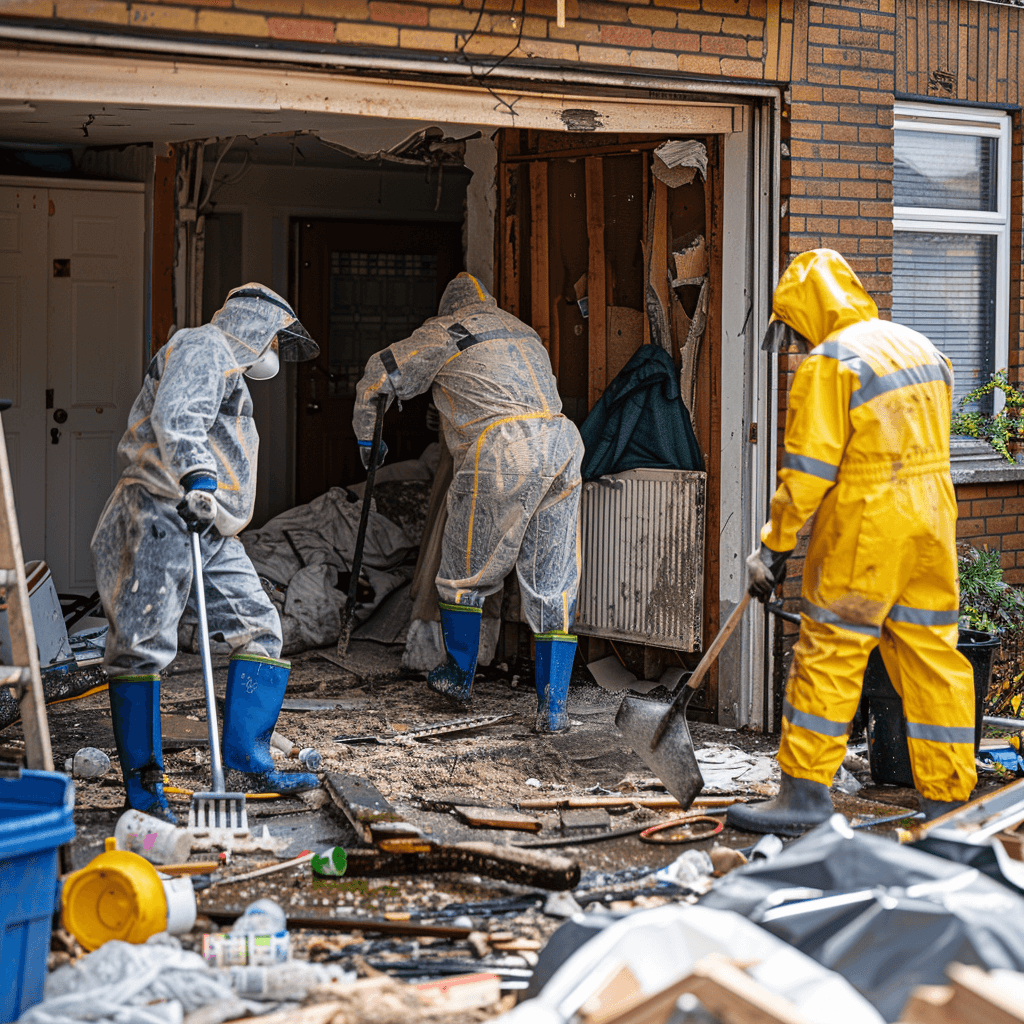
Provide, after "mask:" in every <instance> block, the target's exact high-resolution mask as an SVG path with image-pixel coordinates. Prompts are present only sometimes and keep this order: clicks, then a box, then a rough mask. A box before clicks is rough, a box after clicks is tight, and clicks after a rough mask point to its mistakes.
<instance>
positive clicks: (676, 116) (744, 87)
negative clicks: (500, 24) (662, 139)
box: [0, 25, 782, 729]
mask: <svg viewBox="0 0 1024 1024" xmlns="http://www.w3.org/2000/svg"><path fill="white" fill-rule="evenodd" d="M0 38H8V39H12V40H14V39H22V38H31V39H32V40H33V41H34V42H36V43H46V42H49V44H50V45H51V46H52V47H53V50H52V51H50V52H43V51H39V50H27V49H11V50H8V51H6V52H5V56H6V57H7V58H8V59H7V60H6V62H5V67H4V75H3V77H4V89H5V94H6V95H7V96H8V97H9V98H10V99H12V100H16V99H24V100H26V101H30V100H33V99H37V100H46V99H52V100H71V101H75V102H81V100H82V99H83V97H89V98H90V99H91V100H95V101H97V102H107V103H111V104H125V105H136V104H141V105H146V106H153V105H157V106H167V107H171V108H176V107H197V108H199V107H201V108H212V107H216V108H217V109H219V110H221V111H223V115H224V121H225V126H226V127H227V126H228V124H229V122H230V120H231V118H232V113H234V117H235V119H240V118H242V117H243V116H245V114H246V113H247V114H248V115H249V117H250V118H251V116H252V113H253V112H255V111H272V112H273V113H274V115H275V116H278V117H280V118H281V119H282V122H284V121H286V120H288V123H291V120H289V119H292V118H305V119H306V122H307V123H308V120H309V116H310V115H317V116H318V117H320V118H322V119H323V120H324V121H325V122H326V121H329V120H330V119H331V117H332V116H335V115H338V114H343V113H344V114H356V115H364V116H367V115H368V116H386V117H390V118H415V119H420V120H423V119H426V120H428V121H430V120H435V119H438V118H439V119H440V120H441V121H442V122H444V123H450V122H452V121H453V120H454V121H458V122H460V123H469V124H480V125H496V126H499V127H519V128H540V129H555V130H565V129H566V127H567V122H566V120H565V118H564V117H563V114H564V113H565V112H566V111H568V110H569V109H570V108H573V109H575V108H581V107H583V108H586V109H588V110H593V111H594V114H595V118H596V119H597V120H598V121H599V122H600V124H601V127H602V129H603V130H606V131H632V132H677V133H683V134H705V133H709V130H710V131H713V132H715V133H720V134H725V135H730V134H733V133H736V132H744V131H745V130H747V129H748V128H749V130H750V132H751V136H750V138H751V146H750V149H749V157H748V159H749V161H750V163H748V165H747V166H748V170H749V172H750V177H749V178H748V179H747V180H748V181H749V185H748V188H749V192H748V195H749V196H750V200H751V202H750V204H749V207H748V208H747V210H746V211H745V212H744V213H742V214H741V217H742V219H743V220H744V222H745V223H746V225H747V228H748V230H747V235H746V237H747V243H746V244H747V251H746V252H745V253H744V262H745V264H746V274H745V275H740V277H739V278H738V277H735V276H734V277H733V280H734V281H737V282H738V281H739V280H740V279H741V278H742V277H744V276H745V277H746V280H747V282H749V288H748V291H749V295H750V298H751V305H750V315H749V317H747V318H746V322H745V325H744V329H743V330H742V331H740V332H736V333H735V337H736V338H740V337H742V338H743V343H744V345H745V346H746V348H745V350H744V351H745V352H746V353H748V354H749V352H750V351H751V349H752V348H753V347H756V342H757V339H759V338H760V337H761V334H762V332H763V330H764V327H765V326H766V323H767V318H768V312H769V310H770V296H771V293H772V290H773V289H774V286H775V284H776V282H777V280H778V273H779V253H780V231H779V218H780V195H781V183H780V177H781V109H782V87H781V86H779V85H775V84H769V83H751V82H739V81H728V80H725V79H703V80H698V79H687V78H682V77H679V76H678V75H658V74H656V73H654V74H636V73H635V72H634V71H633V70H632V69H629V70H627V71H626V72H616V71H614V70H611V69H602V70H586V69H578V68H568V67H526V66H518V65H510V66H507V67H503V68H501V69H500V70H498V71H497V73H496V74H494V75H492V76H490V77H489V79H488V84H489V86H490V89H482V88H480V87H479V86H478V85H476V84H475V83H474V82H472V80H471V78H470V72H471V69H469V68H463V67H461V66H459V65H457V64H452V63H450V62H446V61H444V60H442V59H440V58H438V57H425V58H422V59H417V58H414V57H412V56H404V57H395V56H390V55H386V54H384V53H377V52H366V53H361V54H347V53H326V54H325V53H312V52H309V53H303V52H301V51H297V50H289V49H287V48H281V49H277V48H275V49H273V50H268V51H266V52H264V53H260V52H259V51H254V50H252V49H251V48H248V47H244V46H237V45H230V44H218V43H213V42H210V43H205V42H195V41H180V40H171V39H155V38H146V37H142V36H138V37H125V36H118V35H113V34H102V33H100V34H97V33H88V34H85V33H80V32H76V31H70V30H66V29H61V30H51V29H46V28H35V27H22V26H9V25H4V26H0ZM75 45H79V46H82V45H85V46H86V47H87V48H93V49H94V50H95V48H96V47H104V48H106V49H107V50H108V51H110V54H109V55H108V54H103V55H97V54H95V53H85V54H83V53H80V52H79V53H75V52H71V51H69V50H65V49H64V48H66V47H70V46H75ZM204 57H205V58H216V59H217V63H216V64H209V63H207V64H204V63H201V62H200V58H204ZM268 61H273V62H274V64H275V65H276V67H273V68H271V67H268V66H267V63H266V62H268ZM314 65H320V67H315V66H314ZM325 65H326V66H325ZM281 66H284V67H286V68H287V69H288V70H287V72H285V73H282V71H281V70H280V67H281ZM364 76H365V77H364ZM494 90H498V91H500V93H502V94H503V95H504V97H505V99H504V102H503V103H501V104H500V105H499V104H495V102H494V95H495V92H494ZM747 112H750V114H751V115H752V118H751V119H752V122H753V123H751V124H750V125H747V124H745V123H744V118H745V116H746V114H747ZM729 117H731V119H732V123H731V124H728V123H727V122H728V118H729ZM706 118H711V119H714V120H715V126H716V128H717V131H716V128H712V126H711V125H710V124H709V123H707V121H706V120H704V119H706ZM701 120H704V123H702V124H697V123H696V122H697V121H701ZM326 126H327V125H326V124H325V125H324V126H323V127H326ZM755 168H756V169H757V171H758V173H759V174H761V175H762V177H761V178H754V176H753V171H754V169H755ZM737 174H739V172H737ZM741 177H742V175H740V176H739V177H735V176H734V177H731V178H730V179H729V180H735V181H738V180H740V178H741ZM726 192H727V193H728V188H727V189H726ZM726 202H727V201H726ZM726 210H727V211H728V202H727V205H726ZM723 339H724V334H723ZM724 357H725V348H724V346H723V358H724ZM724 369H725V366H723V370H724ZM728 369H729V371H730V378H731V379H734V376H735V365H734V364H733V365H731V366H729V367H728ZM742 394H743V400H742V403H738V404H736V405H735V406H734V408H733V411H732V412H731V413H730V417H731V420H730V424H729V427H730V429H735V428H737V427H738V428H739V429H740V431H742V430H743V427H744V423H746V426H747V427H748V429H749V424H751V423H755V422H756V423H757V424H758V439H757V441H756V442H753V443H750V447H749V449H748V451H749V452H750V453H752V455H751V458H752V459H753V460H754V464H759V465H760V472H749V471H744V472H743V473H742V474H741V477H742V479H741V482H740V487H739V493H738V495H737V493H736V492H735V490H732V491H730V489H727V488H723V489H722V492H721V498H720V502H721V503H722V505H721V508H722V510H723V511H724V513H725V514H724V516H723V522H724V521H725V519H726V518H727V517H728V515H729V514H730V513H731V512H733V511H734V510H735V508H736V507H741V508H743V509H744V510H745V511H746V513H747V515H746V517H745V519H744V526H743V529H742V531H741V533H740V535H739V537H738V539H737V545H738V547H737V550H739V551H741V552H742V551H743V550H745V549H749V547H750V545H749V543H747V544H744V540H747V541H749V539H750V534H751V532H753V531H752V529H751V526H752V524H753V523H754V522H756V521H757V520H762V521H763V518H764V516H765V515H766V514H767V509H768V496H769V493H770V488H769V487H768V481H769V480H770V481H772V482H774V469H775V446H776V437H775V434H776V430H775V426H774V423H773V419H772V417H773V411H774V409H776V408H777V369H776V363H775V359H774V358H767V359H765V358H763V357H760V356H757V357H756V358H755V360H754V364H753V365H752V366H751V367H750V368H749V372H747V371H746V370H745V372H744V373H743V381H742ZM755 416H756V419H755ZM726 427H727V424H726V423H725V422H724V421H723V434H722V436H723V437H726V436H727V432H726ZM750 464H751V463H750V460H745V461H744V465H748V466H749V465H750ZM737 497H738V499H739V506H737V505H736V504H735V502H736V500H737ZM726 501H729V502H730V503H732V504H731V507H729V508H726V507H725V502H726ZM748 520H749V521H748ZM725 571H726V570H725V567H724V566H723V570H722V572H723V573H725ZM741 580H742V576H741V575H740V570H739V569H737V568H735V566H734V567H733V568H731V569H730V570H729V573H728V575H727V577H725V578H723V576H722V575H720V578H719V591H720V592H719V596H718V602H717V604H718V608H717V612H718V618H719V619H722V618H724V616H726V615H728V613H729V611H731V609H732V607H734V605H735V599H736V595H737V594H738V593H739V590H740V589H741ZM708 611H709V612H710V609H708ZM708 617H709V618H710V615H709V616H708ZM759 636H760V637H762V638H763V637H764V636H766V631H765V630H764V626H763V623H762V624H761V625H760V626H752V627H750V629H748V630H747V631H745V635H744V641H743V644H742V646H743V649H744V656H743V658H742V661H741V663H740V664H739V665H738V666H737V673H736V674H734V673H732V672H723V674H722V683H721V684H720V686H719V698H718V699H719V717H720V720H728V721H731V722H732V723H733V724H735V725H737V726H739V725H745V724H749V725H753V726H767V727H768V728H769V729H770V728H771V715H770V714H767V713H766V709H767V708H769V707H770V704H771V697H772V694H771V679H772V657H771V652H770V649H769V648H770V644H768V643H767V642H766V641H764V640H763V639H761V640H759V639H758V638H759ZM737 646H739V645H737ZM755 691H757V692H756V693H755ZM758 696H759V697H760V699H759V700H758V699H757V698H758Z"/></svg>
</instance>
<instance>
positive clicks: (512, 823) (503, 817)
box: [455, 805, 540, 832]
mask: <svg viewBox="0 0 1024 1024" xmlns="http://www.w3.org/2000/svg"><path fill="white" fill-rule="evenodd" d="M455 813H456V814H458V815H459V817H460V818H462V820H463V821H465V822H466V824H467V825H472V826H473V828H504V829H510V830H512V831H515V832H539V831H540V822H539V821H538V820H537V819H536V818H532V817H530V816H529V815H528V814H518V813H517V812H516V811H510V810H507V809H506V808H504V807H462V806H459V805H456V807H455Z"/></svg>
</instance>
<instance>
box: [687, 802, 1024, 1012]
mask: <svg viewBox="0 0 1024 1024" xmlns="http://www.w3.org/2000/svg"><path fill="white" fill-rule="evenodd" d="M701 904H702V905H703V906H707V907H712V908H716V909H719V910H735V911H737V912H738V913H740V914H743V916H744V917H747V918H749V919H750V920H751V921H754V922H755V923H757V924H759V925H760V926H761V927H762V928H765V929H767V930H768V931H769V932H771V933H772V934H773V935H777V936H778V937H779V938H781V939H785V940H786V941H787V942H789V943H791V944H792V945H793V946H795V947H796V948H797V949H799V950H800V951H801V952H803V953H806V954H807V955H808V956H810V957H813V958H814V959H815V960H817V961H818V963H820V964H822V965H823V966H825V967H828V968H830V969H831V970H833V971H836V972H837V973H839V974H841V975H842V976H843V977H844V978H846V980H847V981H849V982H850V984H851V985H853V987H854V988H855V989H857V990H858V991H859V992H860V993H861V994H862V995H864V996H865V997H866V998H867V999H868V1000H869V1001H870V1002H872V1003H873V1004H874V1005H875V1006H876V1007H877V1008H878V1010H879V1011H880V1012H881V1014H882V1016H883V1017H884V1018H885V1019H886V1020H887V1021H895V1020H896V1019H897V1018H898V1017H899V1015H900V1012H901V1011H902V1009H903V1005H904V1003H906V1001H907V998H908V997H909V996H910V993H911V991H912V990H913V988H914V987H915V986H916V985H939V984H944V983H945V982H946V976H945V969H946V966H947V965H948V964H950V963H952V962H954V961H955V962H958V963H962V964H978V965H980V966H982V967H985V968H988V969H992V968H997V967H1003V968H1009V969H1011V970H1015V971H1020V970H1024V931H1022V930H1021V927H1020V922H1021V921H1022V920H1024V899H1022V898H1021V897H1020V896H1018V895H1017V894H1016V893H1015V892H1011V891H1010V890H1009V889H1008V888H1006V887H1005V886H1003V885H1001V884H1000V883H999V882H996V881H994V880H993V879H991V878H988V877H986V876H985V875H983V874H981V873H979V872H978V871H976V870H974V869H973V868H965V867H964V866H963V865H962V864H956V863H953V862H952V861H948V860H943V859H942V858H940V857H935V856H932V855H931V854H929V853H924V852H923V851H921V850H915V849H912V848H911V847H908V846H901V845H900V844H898V843H894V842H891V841H889V840H886V839H882V838H881V837H879V836H872V835H866V834H865V833H863V832H855V831H853V830H852V829H851V828H850V827H849V825H848V823H847V822H846V819H845V818H843V817H842V815H838V814H837V815H833V817H832V818H831V820H830V821H827V822H825V824H823V825H820V826H819V827H818V828H816V829H815V830H814V831H813V832H810V833H808V834H807V835H806V836H804V837H803V838H802V839H799V840H797V841H796V842H795V843H793V844H791V845H790V846H788V847H787V848H786V849H785V850H784V851H783V852H782V853H780V854H779V855H778V856H776V857H773V858H772V859H771V860H769V861H765V862H759V863H753V864H749V865H747V866H745V867H743V868H737V869H736V870H735V871H732V872H730V873H729V874H728V875H726V876H725V878H722V879H720V880H719V881H718V882H716V883H715V887H714V888H713V889H712V890H711V892H709V893H708V894H707V895H705V896H704V897H703V899H702V900H701Z"/></svg>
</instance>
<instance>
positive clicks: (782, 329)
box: [761, 319, 814, 355]
mask: <svg viewBox="0 0 1024 1024" xmlns="http://www.w3.org/2000/svg"><path fill="white" fill-rule="evenodd" d="M812 348H814V346H813V345H812V344H811V343H810V342H809V341H808V340H807V339H806V338H805V337H804V336H803V335H802V334H801V333H800V332H799V331H795V330H794V329H793V328H792V327H790V326H789V324H787V323H784V322H783V321H782V320H776V319H772V321H771V322H770V323H769V324H768V328H767V330H766V331H765V332H764V339H763V340H762V342H761V351H762V352H775V353H779V352H788V351H792V350H794V349H795V350H796V351H797V352H799V353H802V354H804V355H806V354H807V353H808V352H810V351H811V349H812Z"/></svg>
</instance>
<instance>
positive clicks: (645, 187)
mask: <svg viewBox="0 0 1024 1024" xmlns="http://www.w3.org/2000/svg"><path fill="white" fill-rule="evenodd" d="M653 159H654V158H653V156H652V155H651V154H650V153H644V155H643V176H642V178H641V180H640V194H641V196H642V197H643V220H642V221H641V223H642V224H643V232H644V236H645V237H644V238H643V240H642V243H641V244H642V248H643V252H644V266H647V246H648V245H649V244H650V240H649V239H648V238H647V237H646V235H647V207H648V206H649V205H650V201H651V184H650V183H651V161H652V160H653ZM650 343H651V325H650V322H649V321H648V319H647V317H646V316H645V317H644V344H645V345H649V344H650Z"/></svg>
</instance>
